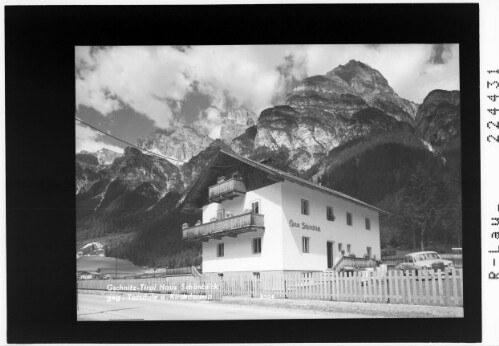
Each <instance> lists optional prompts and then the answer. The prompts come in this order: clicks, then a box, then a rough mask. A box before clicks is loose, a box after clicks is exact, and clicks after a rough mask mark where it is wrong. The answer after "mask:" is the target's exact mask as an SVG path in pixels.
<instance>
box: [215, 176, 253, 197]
mask: <svg viewBox="0 0 499 346" xmlns="http://www.w3.org/2000/svg"><path fill="white" fill-rule="evenodd" d="M245 193H246V186H245V185H244V183H243V181H242V180H241V179H239V178H231V179H228V180H225V181H222V182H220V183H218V184H216V185H213V186H210V187H209V188H208V200H209V201H210V202H217V203H220V202H222V201H224V200H227V199H233V198H235V197H237V196H241V195H244V194H245Z"/></svg>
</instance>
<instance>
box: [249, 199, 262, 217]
mask: <svg viewBox="0 0 499 346" xmlns="http://www.w3.org/2000/svg"><path fill="white" fill-rule="evenodd" d="M251 212H252V213H254V214H260V202H258V201H257V202H253V203H251Z"/></svg>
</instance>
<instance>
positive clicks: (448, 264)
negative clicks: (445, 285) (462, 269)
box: [396, 251, 454, 273]
mask: <svg viewBox="0 0 499 346" xmlns="http://www.w3.org/2000/svg"><path fill="white" fill-rule="evenodd" d="M453 267H454V263H452V261H449V260H444V259H441V258H440V255H439V254H438V253H436V252H435V251H420V252H412V253H410V254H407V255H405V256H404V260H403V262H402V263H400V264H399V265H397V267H396V268H397V269H400V270H402V271H404V273H405V272H406V271H408V270H416V271H418V270H432V269H433V270H435V271H436V270H438V269H440V270H441V271H448V270H449V269H452V268H453Z"/></svg>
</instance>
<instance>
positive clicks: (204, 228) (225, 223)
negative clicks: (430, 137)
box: [182, 212, 265, 241]
mask: <svg viewBox="0 0 499 346" xmlns="http://www.w3.org/2000/svg"><path fill="white" fill-rule="evenodd" d="M264 229H265V227H264V223H263V215H261V214H255V213H253V212H247V213H244V214H241V215H236V216H232V217H229V218H226V219H223V220H216V221H212V222H208V223H205V224H202V225H198V226H191V227H186V228H183V229H182V236H183V238H184V240H189V241H208V240H209V239H221V238H222V237H224V236H229V237H237V235H238V234H241V233H246V232H254V231H258V230H264Z"/></svg>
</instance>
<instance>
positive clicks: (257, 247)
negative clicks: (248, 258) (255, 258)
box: [253, 237, 262, 253]
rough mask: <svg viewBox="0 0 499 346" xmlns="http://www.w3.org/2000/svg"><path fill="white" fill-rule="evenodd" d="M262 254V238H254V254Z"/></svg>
mask: <svg viewBox="0 0 499 346" xmlns="http://www.w3.org/2000/svg"><path fill="white" fill-rule="evenodd" d="M261 252H262V238H260V237H258V238H253V253H261Z"/></svg>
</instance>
